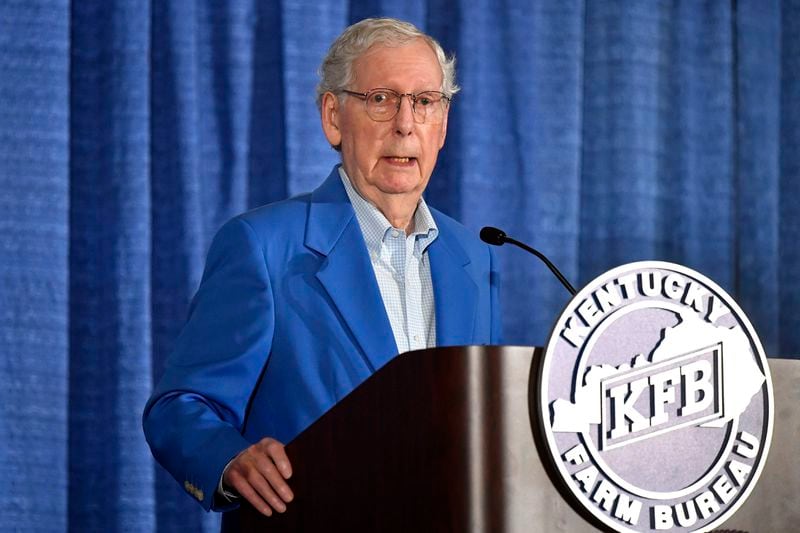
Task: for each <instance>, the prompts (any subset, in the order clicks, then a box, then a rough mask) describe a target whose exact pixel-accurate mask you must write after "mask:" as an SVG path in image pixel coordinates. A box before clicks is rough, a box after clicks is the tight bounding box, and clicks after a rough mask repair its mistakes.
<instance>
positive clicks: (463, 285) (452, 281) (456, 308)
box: [428, 214, 478, 346]
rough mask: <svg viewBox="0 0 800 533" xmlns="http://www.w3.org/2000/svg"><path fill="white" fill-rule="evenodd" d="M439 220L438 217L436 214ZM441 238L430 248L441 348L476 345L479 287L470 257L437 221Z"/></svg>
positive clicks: (438, 336)
mask: <svg viewBox="0 0 800 533" xmlns="http://www.w3.org/2000/svg"><path fill="white" fill-rule="evenodd" d="M434 217H435V218H438V217H436V215H435V214H434ZM436 224H437V226H438V227H439V237H438V238H437V239H436V240H435V241H434V242H433V243H432V244H431V245H430V247H428V254H429V258H430V264H431V279H432V280H433V295H434V300H435V303H434V305H435V308H436V344H437V346H463V345H467V344H472V343H473V340H472V339H473V331H474V327H475V312H476V309H475V306H476V305H477V298H478V287H477V285H475V281H474V280H473V279H472V277H471V276H470V275H469V273H468V272H467V270H466V268H465V267H466V266H467V265H468V264H469V263H470V260H469V256H467V254H466V253H465V252H464V250H463V248H461V246H460V245H459V244H458V240H457V238H456V236H455V235H453V234H452V233H450V232H449V231H447V226H446V225H445V224H442V223H440V222H439V221H438V220H437V223H436Z"/></svg>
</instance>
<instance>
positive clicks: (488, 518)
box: [239, 346, 800, 533]
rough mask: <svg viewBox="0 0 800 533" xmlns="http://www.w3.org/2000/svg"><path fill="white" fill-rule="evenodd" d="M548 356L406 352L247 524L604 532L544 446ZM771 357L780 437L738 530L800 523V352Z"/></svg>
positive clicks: (293, 450)
mask: <svg viewBox="0 0 800 533" xmlns="http://www.w3.org/2000/svg"><path fill="white" fill-rule="evenodd" d="M540 356H541V350H540V349H538V348H536V349H534V348H529V347H511V346H507V347H501V346H475V347H464V348H461V347H453V348H438V349H433V350H424V351H418V352H409V353H406V354H402V355H400V356H398V357H396V358H395V359H394V360H392V361H391V362H390V363H388V364H387V365H386V366H384V367H383V368H382V369H380V370H379V371H378V372H376V373H375V374H374V375H373V376H372V377H371V378H370V379H369V380H367V381H366V382H365V383H363V384H362V385H361V386H359V387H358V388H357V389H356V390H354V391H353V392H352V393H351V394H349V395H348V396H346V397H345V398H343V399H342V401H340V402H339V403H338V404H337V405H336V406H335V407H334V408H333V409H331V410H330V411H329V412H328V413H326V414H325V415H324V416H323V417H321V418H320V419H319V420H317V421H316V422H315V423H314V424H313V425H312V426H311V427H309V428H308V429H306V430H305V431H304V432H303V433H301V434H300V435H299V436H298V437H297V438H296V439H295V440H293V441H292V442H291V443H289V444H288V445H287V447H286V451H287V454H288V455H289V458H290V460H291V461H292V466H293V471H294V474H293V476H292V478H291V480H290V485H291V487H292V489H293V491H294V493H295V500H294V501H293V502H292V503H291V504H289V505H288V509H287V511H286V513H284V514H281V515H277V514H276V515H274V516H273V517H269V518H268V517H264V516H262V515H260V514H259V513H258V512H257V511H255V510H254V509H252V508H251V507H250V506H249V505H246V504H245V505H243V506H242V509H241V510H240V511H239V514H240V516H239V518H240V524H241V530H242V531H325V530H328V531H338V530H347V531H383V532H404V533H405V532H409V531H418V532H421V531H453V532H473V531H474V532H483V531H492V532H495V531H496V532H502V531H509V532H535V531H547V532H560V531H563V532H582V531H597V530H598V527H599V526H598V525H596V524H595V523H594V522H589V521H587V519H585V518H583V517H582V516H581V514H579V512H578V511H576V510H575V509H577V507H575V508H573V506H572V505H571V504H570V503H569V501H570V495H569V494H568V493H567V492H566V491H563V490H562V489H559V488H558V487H559V483H558V482H557V481H556V480H555V478H553V477H551V476H549V475H548V473H547V468H549V467H546V464H547V462H546V461H545V462H543V459H542V457H543V456H540V455H539V453H540V452H539V451H538V449H537V446H538V447H539V449H541V446H543V444H542V443H541V442H539V435H538V429H537V425H536V424H537V422H536V421H535V420H532V419H531V413H537V412H538V409H536V408H535V406H534V405H533V404H532V403H531V402H532V401H534V400H535V398H536V396H537V394H536V391H537V389H538V386H537V383H536V379H537V378H536V368H537V366H538V364H537V360H536V358H537V357H540ZM769 364H770V369H771V372H772V378H773V382H774V389H775V406H776V411H775V412H776V417H775V432H774V435H773V440H772V447H771V450H770V452H769V456H768V459H767V463H766V467H765V470H764V472H763V473H762V475H761V478H760V480H759V482H758V484H757V485H756V487H755V489H754V491H753V493H752V494H751V496H750V498H749V499H748V501H747V502H745V504H744V505H743V506H742V508H741V509H740V510H739V511H738V512H737V513H736V514H735V515H734V516H733V517H732V518H731V519H730V520H728V521H727V522H726V523H725V524H724V526H723V527H725V528H735V529H740V530H745V531H782V530H787V527H788V528H789V529H791V526H792V525H793V524H800V506H798V505H796V503H795V502H796V501H797V498H798V493H799V492H800V462H798V461H797V460H796V459H795V458H794V451H795V450H797V448H798V439H800V408H798V405H800V361H795V360H784V359H770V360H769ZM533 416H535V415H533Z"/></svg>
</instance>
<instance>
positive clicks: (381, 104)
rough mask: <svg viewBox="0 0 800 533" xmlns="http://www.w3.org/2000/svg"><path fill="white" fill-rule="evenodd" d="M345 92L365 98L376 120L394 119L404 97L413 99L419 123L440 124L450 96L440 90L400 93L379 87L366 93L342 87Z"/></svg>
mask: <svg viewBox="0 0 800 533" xmlns="http://www.w3.org/2000/svg"><path fill="white" fill-rule="evenodd" d="M341 92H343V93H346V94H349V95H351V96H355V97H358V98H361V99H362V100H364V106H365V107H366V109H367V115H369V118H371V119H372V120H374V121H376V122H386V121H389V120H392V119H393V118H394V117H395V116H397V113H399V112H400V105H401V104H402V103H403V97H404V96H407V97H408V99H409V100H411V109H412V110H413V112H414V121H415V122H417V123H419V124H440V123H441V122H442V121H443V120H444V116H445V111H446V109H447V106H448V105H450V98H449V97H448V96H447V95H445V94H444V93H442V92H439V91H422V92H420V93H416V94H415V93H399V92H397V91H393V90H392V89H386V88H383V87H379V88H377V89H370V90H369V91H367V92H365V93H359V92H356V91H348V90H347V89H342V91H341Z"/></svg>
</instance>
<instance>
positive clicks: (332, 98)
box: [320, 92, 342, 146]
mask: <svg viewBox="0 0 800 533" xmlns="http://www.w3.org/2000/svg"><path fill="white" fill-rule="evenodd" d="M320 117H321V119H322V131H323V132H324V133H325V138H326V139H328V143H330V145H331V146H339V145H340V144H341V143H342V132H341V131H340V130H339V99H338V98H336V95H334V94H333V93H331V92H327V93H325V94H323V95H322V102H321V104H320Z"/></svg>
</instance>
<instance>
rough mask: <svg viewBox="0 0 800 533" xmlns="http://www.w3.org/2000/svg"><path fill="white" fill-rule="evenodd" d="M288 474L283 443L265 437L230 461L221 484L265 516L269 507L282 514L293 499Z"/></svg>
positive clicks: (290, 466)
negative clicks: (287, 480)
mask: <svg viewBox="0 0 800 533" xmlns="http://www.w3.org/2000/svg"><path fill="white" fill-rule="evenodd" d="M290 477H292V465H291V464H289V458H288V457H287V456H286V452H285V451H284V449H283V444H281V443H280V442H278V441H276V440H275V439H271V438H269V437H267V438H264V439H261V441H259V442H258V443H256V444H253V445H252V446H250V447H249V448H247V449H246V450H244V451H243V452H242V453H240V454H239V455H237V456H236V458H235V459H234V460H233V461H231V464H230V466H228V469H227V470H226V471H225V475H224V476H223V478H222V483H223V485H224V486H225V487H228V488H232V489H234V490H235V491H236V492H238V493H239V494H240V495H241V496H242V497H243V498H245V499H246V500H247V501H248V502H250V503H251V504H252V505H253V507H255V508H256V509H258V510H259V511H261V512H262V513H263V514H265V515H267V516H272V511H273V509H274V510H275V511H278V512H279V513H282V512H284V511H285V510H286V504H287V503H288V502H290V501H292V499H293V498H294V494H292V490H291V489H290V488H289V485H287V484H286V481H285V480H286V479H289V478H290Z"/></svg>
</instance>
